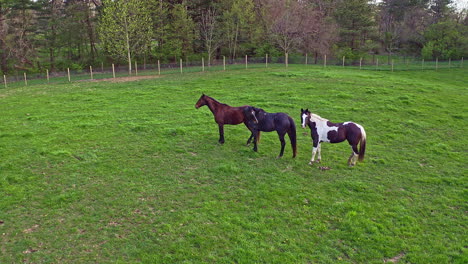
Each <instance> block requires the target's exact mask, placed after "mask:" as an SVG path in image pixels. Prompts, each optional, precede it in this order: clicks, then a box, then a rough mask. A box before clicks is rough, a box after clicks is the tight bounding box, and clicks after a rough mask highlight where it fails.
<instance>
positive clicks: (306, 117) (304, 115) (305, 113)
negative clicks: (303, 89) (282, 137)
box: [301, 108, 310, 128]
mask: <svg viewBox="0 0 468 264" xmlns="http://www.w3.org/2000/svg"><path fill="white" fill-rule="evenodd" d="M309 122H310V111H309V108H307V109H306V110H304V109H302V108H301V124H302V128H305V127H306V126H307V125H308V124H309Z"/></svg>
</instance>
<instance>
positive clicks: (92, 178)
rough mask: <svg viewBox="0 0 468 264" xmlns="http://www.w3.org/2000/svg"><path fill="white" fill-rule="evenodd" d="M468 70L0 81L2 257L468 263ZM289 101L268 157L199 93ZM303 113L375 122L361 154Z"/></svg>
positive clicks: (268, 142)
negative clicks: (321, 134) (287, 131)
mask: <svg viewBox="0 0 468 264" xmlns="http://www.w3.org/2000/svg"><path fill="white" fill-rule="evenodd" d="M467 76H468V70H466V69H443V70H439V71H408V72H405V71H400V72H389V71H387V72H380V71H359V70H356V69H341V68H327V69H322V68H318V67H312V66H311V67H304V66H294V65H291V66H290V67H289V68H288V69H284V68H283V67H281V68H279V67H278V68H275V67H273V68H268V69H248V70H236V71H228V72H209V73H190V74H183V75H175V74H174V75H167V76H163V77H161V78H156V79H149V80H141V81H136V82H124V83H109V82H74V83H71V84H56V85H50V86H48V85H30V86H28V87H17V88H14V87H12V88H8V89H0V113H1V115H0V124H1V125H0V158H1V159H0V263H19V262H28V263H29V262H31V263H79V262H97V263H108V262H121V263H127V262H131V263H135V262H144V263H181V262H184V263H201V262H211V263H233V262H234V263H235V262H237V263H254V262H264V263H309V262H312V263H337V262H343V263H383V262H386V261H387V262H388V261H394V262H395V261H399V262H400V263H466V262H467V261H468V254H467V250H466V247H467V229H466V228H467V227H466V223H467V214H466V212H467V211H468V208H467V196H466V193H467V192H466V190H467V189H466V188H467V176H466V175H467V167H466V164H467V158H466V154H467V150H468V149H467V146H468V144H467V143H468V140H467V134H466V129H465V126H466V124H467V113H468V111H467V106H466V103H467V101H468V96H467V83H468V77H467ZM203 92H204V93H206V94H207V95H210V96H212V97H214V98H216V99H218V100H219V101H221V102H223V103H227V104H229V105H232V106H240V105H245V104H250V105H254V106H257V107H261V108H264V109H265V110H266V111H268V112H286V113H288V114H290V115H291V116H292V117H293V118H294V119H295V121H296V125H297V131H298V156H297V158H295V159H292V158H291V155H292V152H291V147H290V144H289V140H288V141H287V146H286V150H285V156H284V157H283V158H282V159H276V158H275V157H276V156H277V154H278V152H279V141H278V139H277V135H276V133H263V134H262V138H261V142H260V144H259V152H258V153H254V152H253V151H252V150H251V148H250V147H246V146H245V142H246V140H247V138H248V136H249V132H248V131H247V129H246V128H245V127H244V126H243V125H239V126H226V127H225V137H226V143H225V144H224V145H219V144H218V143H217V139H218V132H217V126H216V124H215V123H214V121H213V117H212V114H211V112H210V111H209V110H208V108H206V107H203V108H200V109H198V110H196V109H195V108H194V104H195V102H196V101H197V100H198V98H199V97H200V95H201V94H202V93H203ZM300 108H309V109H310V110H311V111H313V112H315V113H317V114H319V115H321V116H323V117H325V118H328V119H330V120H331V121H335V122H338V121H349V120H352V121H355V122H357V123H360V124H362V125H363V126H364V127H365V128H366V132H367V135H368V144H367V153H366V158H365V161H364V162H363V163H358V165H357V166H356V167H354V168H348V167H347V165H346V161H347V158H348V156H349V154H350V151H351V150H350V148H349V146H348V145H347V144H346V143H341V144H333V145H332V144H324V145H323V146H322V151H323V154H322V164H321V165H320V166H328V167H330V168H331V169H330V170H326V171H322V170H319V169H318V165H315V166H308V165H307V163H308V161H309V159H310V156H311V139H310V132H309V130H308V129H307V130H303V129H302V128H300V124H299V122H300V120H299V114H300Z"/></svg>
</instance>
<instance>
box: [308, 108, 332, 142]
mask: <svg viewBox="0 0 468 264" xmlns="http://www.w3.org/2000/svg"><path fill="white" fill-rule="evenodd" d="M310 121H311V122H315V124H316V125H315V129H316V130H317V135H318V137H319V138H318V140H319V142H330V139H329V138H328V132H330V131H336V132H338V127H337V126H328V124H327V122H328V120H327V119H325V118H322V117H320V116H318V115H316V114H310Z"/></svg>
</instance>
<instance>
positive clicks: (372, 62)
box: [0, 55, 464, 88]
mask: <svg viewBox="0 0 468 264" xmlns="http://www.w3.org/2000/svg"><path fill="white" fill-rule="evenodd" d="M463 62H464V61H463V58H462V59H461V60H451V59H449V60H438V59H436V60H433V61H425V60H423V59H417V58H413V57H390V56H388V57H387V56H386V57H384V56H378V57H377V56H372V57H366V58H359V59H353V60H350V59H347V58H346V57H342V58H336V57H330V58H327V56H322V57H317V56H307V55H306V56H297V55H296V56H288V55H286V56H283V57H269V56H268V55H266V56H265V57H248V56H245V57H244V58H237V59H228V58H225V57H222V58H221V59H215V60H212V61H211V62H209V63H208V62H207V61H205V60H204V59H201V60H200V61H183V60H182V59H180V60H179V61H178V62H172V63H160V62H159V61H155V62H154V63H152V64H151V63H143V64H138V62H136V61H135V62H133V63H132V67H131V69H130V67H129V66H128V65H114V64H112V65H110V66H106V67H104V65H100V66H89V68H88V69H82V70H70V69H69V68H68V69H67V70H66V71H58V72H49V71H48V70H45V71H44V72H41V73H27V72H22V73H20V72H16V73H15V74H13V75H3V85H2V86H0V88H8V87H18V86H27V85H34V84H45V83H48V84H60V83H69V82H78V81H96V80H106V79H108V80H112V79H117V78H125V77H126V78H128V77H137V76H153V75H167V74H184V73H193V72H216V71H228V70H240V69H251V68H269V67H271V68H278V67H279V68H282V67H285V68H287V67H289V65H307V66H315V67H322V68H335V69H336V68H340V67H342V68H346V69H350V68H351V69H357V70H367V71H417V70H419V71H423V70H438V69H447V68H463Z"/></svg>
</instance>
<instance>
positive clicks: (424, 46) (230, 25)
mask: <svg viewBox="0 0 468 264" xmlns="http://www.w3.org/2000/svg"><path fill="white" fill-rule="evenodd" d="M453 4H454V3H453V1H452V0H381V1H368V0H211V1H210V0H35V1H34V0H0V70H1V72H2V73H3V74H8V73H11V72H14V71H18V70H21V71H29V72H35V71H38V72H39V71H44V69H49V70H50V71H52V72H53V71H59V70H63V69H65V68H71V69H78V70H79V69H83V68H85V67H87V66H88V65H101V64H110V63H120V64H128V67H129V70H131V67H132V65H133V64H132V61H135V60H137V61H139V62H146V61H148V62H154V61H155V60H160V61H161V62H176V61H178V60H179V59H181V58H182V59H184V60H185V61H191V60H200V58H201V57H203V58H205V59H206V61H207V64H209V63H210V62H211V61H212V60H213V59H216V58H218V59H219V58H220V57H222V56H225V57H226V58H229V59H235V58H238V57H243V56H245V55H249V56H258V57H260V56H262V57H263V56H265V54H268V55H269V56H283V55H284V54H286V53H288V54H295V53H297V54H309V56H311V57H315V61H317V59H318V58H320V57H322V56H324V55H329V56H332V55H334V56H336V57H340V58H341V57H342V56H346V58H347V60H358V59H359V58H360V57H362V56H364V55H366V54H380V55H382V54H384V55H389V56H390V55H393V54H398V55H404V56H416V57H422V58H424V59H428V60H429V59H435V58H439V59H449V58H450V59H460V58H462V57H466V55H467V53H468V19H467V10H466V9H462V10H460V9H456V8H454V7H453Z"/></svg>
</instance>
